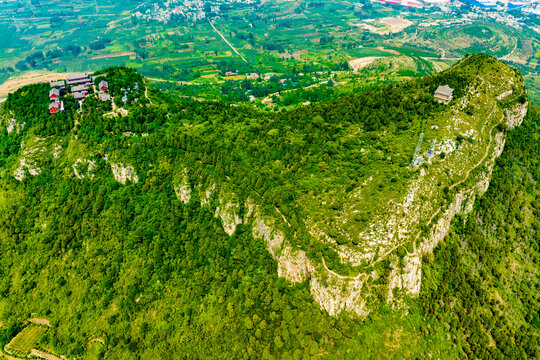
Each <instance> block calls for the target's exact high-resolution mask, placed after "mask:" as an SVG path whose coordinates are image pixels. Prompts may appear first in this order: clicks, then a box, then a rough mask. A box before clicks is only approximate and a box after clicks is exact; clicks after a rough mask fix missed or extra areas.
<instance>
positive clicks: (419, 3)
mask: <svg viewBox="0 0 540 360" xmlns="http://www.w3.org/2000/svg"><path fill="white" fill-rule="evenodd" d="M372 1H378V2H380V3H383V4H392V5H400V6H405V7H415V8H422V7H424V6H430V5H438V6H442V5H451V3H452V1H451V0H372ZM462 2H463V3H470V4H472V5H476V6H479V7H481V8H485V9H492V10H500V11H506V10H514V9H519V10H521V11H522V12H524V13H528V14H531V15H540V1H538V0H462Z"/></svg>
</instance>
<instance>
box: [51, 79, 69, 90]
mask: <svg viewBox="0 0 540 360" xmlns="http://www.w3.org/2000/svg"><path fill="white" fill-rule="evenodd" d="M54 87H57V88H60V89H63V88H65V87H66V82H65V81H64V80H58V81H51V88H54Z"/></svg>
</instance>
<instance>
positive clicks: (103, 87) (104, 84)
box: [98, 80, 109, 92]
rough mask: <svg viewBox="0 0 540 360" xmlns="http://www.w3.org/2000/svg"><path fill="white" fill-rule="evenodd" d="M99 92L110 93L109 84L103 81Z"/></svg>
mask: <svg viewBox="0 0 540 360" xmlns="http://www.w3.org/2000/svg"><path fill="white" fill-rule="evenodd" d="M98 89H99V91H102V92H108V91H109V83H108V82H107V81H105V80H101V81H100V82H99V85H98Z"/></svg>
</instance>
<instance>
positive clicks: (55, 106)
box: [49, 101, 64, 114]
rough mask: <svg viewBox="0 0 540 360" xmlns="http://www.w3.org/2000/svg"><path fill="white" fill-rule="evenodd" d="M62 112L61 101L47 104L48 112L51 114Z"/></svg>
mask: <svg viewBox="0 0 540 360" xmlns="http://www.w3.org/2000/svg"><path fill="white" fill-rule="evenodd" d="M63 110H64V102H63V101H54V102H52V103H50V104H49V112H50V113H51V114H56V113H57V112H59V111H63Z"/></svg>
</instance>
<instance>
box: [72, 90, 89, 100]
mask: <svg viewBox="0 0 540 360" xmlns="http://www.w3.org/2000/svg"><path fill="white" fill-rule="evenodd" d="M86 95H88V92H83V91H77V92H74V93H73V97H74V98H75V100H76V101H80V100H83V99H84V98H85V97H86Z"/></svg>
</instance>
